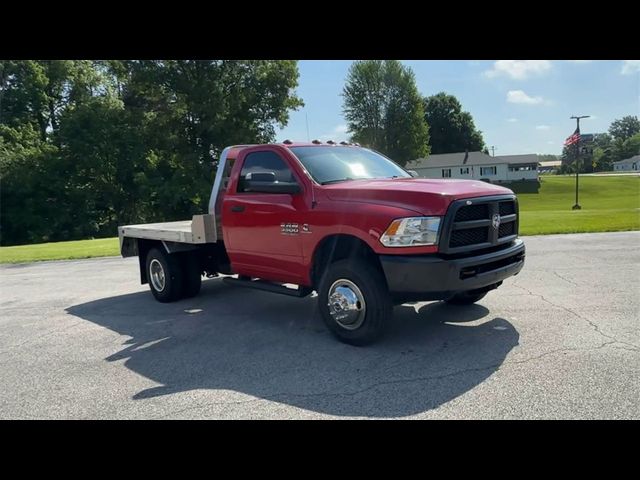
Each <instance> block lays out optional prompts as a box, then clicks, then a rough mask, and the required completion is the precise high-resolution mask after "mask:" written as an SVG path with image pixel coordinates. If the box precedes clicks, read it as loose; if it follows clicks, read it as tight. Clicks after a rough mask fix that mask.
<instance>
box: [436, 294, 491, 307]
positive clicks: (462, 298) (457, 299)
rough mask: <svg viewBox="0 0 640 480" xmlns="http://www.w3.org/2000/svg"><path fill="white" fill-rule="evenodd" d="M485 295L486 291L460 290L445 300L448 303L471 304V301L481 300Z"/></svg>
mask: <svg viewBox="0 0 640 480" xmlns="http://www.w3.org/2000/svg"><path fill="white" fill-rule="evenodd" d="M486 295H487V292H484V293H468V292H462V293H458V294H456V295H454V296H453V297H451V298H449V299H448V300H445V302H447V303H448V304H450V305H471V304H472V303H476V302H478V301H480V300H482V299H483V298H484V297H485V296H486Z"/></svg>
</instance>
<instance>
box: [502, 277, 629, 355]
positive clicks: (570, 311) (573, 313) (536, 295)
mask: <svg viewBox="0 0 640 480" xmlns="http://www.w3.org/2000/svg"><path fill="white" fill-rule="evenodd" d="M554 273H555V272H554ZM513 285H515V286H516V287H518V288H520V289H521V290H524V291H525V292H527V293H528V294H529V295H531V296H533V297H538V298H540V299H541V300H542V301H543V302H545V303H548V304H549V305H551V306H553V307H556V308H559V309H561V310H564V311H565V312H568V313H570V314H572V315H573V316H575V317H577V318H579V319H580V320H583V321H585V322H587V323H588V324H589V325H590V326H591V328H593V330H594V331H595V332H596V333H598V334H599V335H600V336H602V337H604V338H607V339H609V340H612V341H613V342H615V343H620V344H622V345H626V346H628V347H630V349H631V350H633V351H639V350H640V347H639V346H638V345H634V344H633V343H629V342H625V341H624V340H618V339H617V338H615V337H614V336H612V335H608V334H606V333H604V332H603V331H602V330H600V327H599V326H598V325H597V324H596V323H595V322H593V321H592V320H590V319H589V318H587V317H585V316H584V315H580V314H579V313H578V312H576V311H574V310H572V309H570V308H569V307H565V306H564V305H560V304H559V303H555V302H552V301H551V300H549V299H548V298H546V297H545V296H544V295H540V294H539V293H533V292H532V291H531V290H529V289H528V288H526V287H523V286H522V285H519V284H517V283H513Z"/></svg>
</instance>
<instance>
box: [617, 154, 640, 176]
mask: <svg viewBox="0 0 640 480" xmlns="http://www.w3.org/2000/svg"><path fill="white" fill-rule="evenodd" d="M613 170H614V171H615V172H637V171H639V170H640V155H634V156H633V157H631V158H626V159H624V160H620V161H619V162H613Z"/></svg>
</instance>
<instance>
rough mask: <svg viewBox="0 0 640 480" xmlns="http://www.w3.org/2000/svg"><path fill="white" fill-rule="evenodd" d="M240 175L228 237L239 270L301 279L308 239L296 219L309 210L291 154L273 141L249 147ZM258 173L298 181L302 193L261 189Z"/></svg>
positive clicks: (227, 212) (226, 205)
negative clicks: (280, 150) (255, 180)
mask: <svg viewBox="0 0 640 480" xmlns="http://www.w3.org/2000/svg"><path fill="white" fill-rule="evenodd" d="M238 163H239V165H240V175H239V178H238V180H237V181H236V182H235V185H231V186H230V187H231V188H230V189H229V190H228V191H227V193H226V194H225V197H224V200H223V207H222V223H223V232H224V241H225V246H226V249H227V253H228V254H229V259H230V260H231V265H232V268H233V271H234V272H236V273H238V274H240V275H247V276H250V277H260V278H266V279H268V280H273V281H280V282H286V283H300V282H301V281H302V279H303V278H304V277H303V275H304V273H303V268H302V242H301V239H300V232H299V231H297V229H296V228H295V227H294V225H301V224H302V218H303V217H304V213H305V211H306V204H305V201H304V192H303V186H302V182H301V181H300V179H299V178H298V177H297V176H296V174H295V172H294V170H293V169H292V168H291V165H290V164H289V162H288V161H287V159H285V158H283V157H282V156H281V155H280V154H279V153H278V152H277V151H275V150H274V149H270V148H269V147H260V149H258V150H254V149H248V151H246V152H241V153H240V156H239V158H238ZM252 177H254V178H261V179H265V178H267V179H268V178H275V180H276V181H277V182H296V183H297V184H298V185H299V186H300V192H299V193H293V194H292V193H270V192H256V191H252V188H250V187H249V182H251V181H252Z"/></svg>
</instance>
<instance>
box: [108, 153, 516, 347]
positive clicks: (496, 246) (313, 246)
mask: <svg viewBox="0 0 640 480" xmlns="http://www.w3.org/2000/svg"><path fill="white" fill-rule="evenodd" d="M518 213H519V212H518V202H517V198H516V196H515V195H514V194H513V192H512V191H511V190H509V189H506V188H504V187H500V186H496V185H491V184H488V183H484V182H481V181H472V180H431V179H422V178H414V177H413V176H412V175H411V174H410V173H409V172H408V171H406V170H404V169H403V168H402V167H400V166H399V165H397V164H396V163H394V162H393V161H392V160H391V159H389V158H387V157H385V156H384V155H382V154H380V153H378V152H375V151H373V150H370V149H368V148H364V147H361V146H359V145H354V144H346V143H345V142H343V143H342V144H335V143H333V142H331V143H322V142H318V141H314V142H310V143H293V142H285V143H282V144H268V145H240V146H232V147H228V148H227V149H225V150H224V151H223V153H222V155H221V157H220V161H219V163H218V170H217V174H216V178H215V181H214V185H213V188H212V193H211V200H210V202H209V212H208V214H204V215H196V216H194V217H193V218H192V220H191V221H184V222H169V223H166V224H151V225H129V226H123V227H119V235H120V241H121V251H122V254H123V256H133V255H137V256H138V257H139V264H140V274H141V281H142V282H143V283H149V285H150V288H151V291H152V293H153V294H154V296H155V297H156V299H158V300H159V301H174V300H178V299H180V298H184V297H186V296H193V295H195V294H197V293H198V291H199V288H200V281H201V278H202V275H207V276H216V275H220V274H222V275H225V278H224V281H225V282H229V283H232V284H234V285H237V286H242V287H250V288H259V289H262V290H268V291H272V292H274V293H282V294H287V295H292V296H298V297H302V296H306V295H308V294H310V293H311V292H312V291H314V290H315V291H317V293H318V308H319V310H320V313H321V315H322V318H323V320H324V321H325V324H326V325H327V327H328V328H329V330H330V331H331V332H332V333H333V334H334V335H335V336H336V337H337V338H338V339H339V340H341V341H344V342H346V343H350V344H354V345H364V344H368V343H371V342H373V341H375V340H376V339H378V338H379V337H380V335H381V334H382V333H383V332H384V328H385V326H386V325H387V324H388V320H389V318H390V317H391V315H392V307H393V305H396V304H400V303H404V302H407V301H419V300H443V301H446V302H448V303H450V304H453V305H461V304H462V305H464V304H470V303H474V302H476V301H479V300H480V299H481V298H483V297H484V296H485V295H486V294H487V292H489V291H490V290H493V289H495V288H497V287H499V286H500V285H501V284H502V282H503V281H504V280H505V279H506V278H508V277H510V276H513V275H516V274H517V273H519V272H520V270H521V269H522V267H523V265H524V257H525V247H524V243H523V242H522V240H521V239H519V238H518ZM291 285H296V286H297V288H291Z"/></svg>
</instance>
